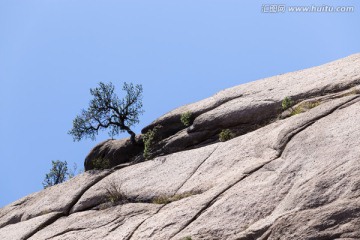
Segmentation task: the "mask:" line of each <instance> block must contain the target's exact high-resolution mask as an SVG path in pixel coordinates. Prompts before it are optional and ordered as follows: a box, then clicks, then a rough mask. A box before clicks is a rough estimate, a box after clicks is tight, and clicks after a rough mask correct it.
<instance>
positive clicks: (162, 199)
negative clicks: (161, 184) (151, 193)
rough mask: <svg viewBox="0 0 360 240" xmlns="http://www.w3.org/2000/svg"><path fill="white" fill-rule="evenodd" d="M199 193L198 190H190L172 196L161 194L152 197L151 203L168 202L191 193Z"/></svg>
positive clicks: (188, 195)
mask: <svg viewBox="0 0 360 240" xmlns="http://www.w3.org/2000/svg"><path fill="white" fill-rule="evenodd" d="M199 193H200V192H198V191H191V192H184V193H180V194H175V195H173V196H166V195H161V196H159V197H156V198H154V199H153V201H152V203H155V204H168V203H171V202H175V201H179V200H181V199H183V198H187V197H190V196H192V195H195V194H199Z"/></svg>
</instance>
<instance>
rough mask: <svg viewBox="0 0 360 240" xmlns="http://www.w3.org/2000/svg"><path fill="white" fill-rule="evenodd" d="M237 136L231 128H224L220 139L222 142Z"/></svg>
mask: <svg viewBox="0 0 360 240" xmlns="http://www.w3.org/2000/svg"><path fill="white" fill-rule="evenodd" d="M234 137H235V134H234V133H233V132H232V131H231V130H230V129H223V130H221V132H220V133H219V140H220V141H221V142H226V141H228V140H230V139H232V138H234Z"/></svg>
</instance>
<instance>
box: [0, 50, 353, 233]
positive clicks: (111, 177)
mask: <svg viewBox="0 0 360 240" xmlns="http://www.w3.org/2000/svg"><path fill="white" fill-rule="evenodd" d="M358 85H360V54H357V55H352V56H349V57H347V58H344V59H341V60H338V61H335V62H332V63H329V64H326V65H323V66H319V67H315V68H311V69H307V70H303V71H298V72H294V73H288V74H284V75H280V76H275V77H272V78H267V79H264V80H260V81H257V82H253V83H248V84H244V85H240V86H237V87H234V88H231V89H227V90H224V91H222V92H220V93H218V94H216V95H215V96H213V97H211V98H209V99H205V100H203V101H200V102H198V103H194V104H190V105H187V106H184V107H181V108H179V109H175V110H174V111H172V112H170V113H168V114H166V115H164V116H162V117H161V118H159V119H157V120H156V121H154V123H152V124H151V125H150V126H148V127H146V128H145V130H144V131H145V132H146V131H147V130H149V129H152V128H153V127H154V126H156V125H157V124H161V125H162V126H163V128H162V130H161V132H159V134H160V135H161V137H162V139H163V140H162V143H161V148H159V149H160V150H159V151H161V150H162V151H163V152H162V156H158V157H156V158H154V159H152V160H150V161H145V162H141V163H138V164H132V165H129V166H127V167H124V168H121V169H112V170H107V171H88V172H85V173H83V174H82V175H79V176H77V177H75V178H74V179H71V180H70V181H68V182H66V183H64V184H60V185H57V186H54V187H51V188H48V189H46V190H44V191H41V192H38V193H34V194H32V195H29V196H27V197H25V198H23V199H20V200H18V201H17V202H14V203H12V204H10V205H8V206H6V207H4V208H2V209H0V238H1V239H11V240H13V239H34V240H35V239H36V240H38V239H108V240H110V239H114V240H115V239H116V240H118V239H126V240H129V239H172V240H180V239H185V237H189V238H188V239H190V238H191V239H193V240H195V239H229V240H233V239H234V240H235V239H237V240H242V239H246V240H247V239H249V240H251V239H264V240H265V239H309V240H310V239H342V240H345V239H360V124H359V122H360V111H359V110H360V88H359V87H358ZM286 96H290V97H291V98H292V99H293V100H294V102H295V106H293V107H292V108H291V109H289V110H287V111H284V112H281V101H282V99H283V98H284V97H286ZM186 111H190V112H192V113H193V115H194V117H195V119H194V121H193V123H192V126H190V127H188V128H185V127H184V126H183V125H181V124H180V120H179V119H180V116H181V114H182V113H184V112H186ZM168 126H169V127H168ZM224 128H231V129H233V130H234V132H236V135H237V137H235V138H233V139H231V140H229V141H226V142H218V141H216V136H217V133H219V132H220V131H221V130H222V129H224ZM208 139H209V140H208ZM111 144H112V143H111ZM113 146H115V144H113ZM114 149H116V148H115V147H114ZM182 149H183V150H182ZM184 149H188V150H184ZM115 159H116V157H115Z"/></svg>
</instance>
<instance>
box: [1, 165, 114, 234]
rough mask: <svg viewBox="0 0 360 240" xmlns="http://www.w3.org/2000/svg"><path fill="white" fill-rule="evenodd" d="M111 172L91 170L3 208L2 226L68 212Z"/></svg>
mask: <svg viewBox="0 0 360 240" xmlns="http://www.w3.org/2000/svg"><path fill="white" fill-rule="evenodd" d="M109 173H110V172H109V171H102V172H97V171H89V172H86V173H83V174H81V175H79V176H76V177H74V178H72V179H70V180H69V181H67V182H65V183H63V184H61V185H55V186H52V187H49V188H47V189H45V190H43V191H40V192H37V193H34V194H31V195H29V196H26V197H24V198H22V199H20V200H18V201H16V202H14V203H12V204H10V205H8V206H5V207H4V208H1V209H0V216H1V217H0V228H1V227H3V226H6V225H8V224H14V223H17V222H21V221H25V220H28V219H31V218H34V217H37V216H41V215H44V214H47V213H51V212H61V213H63V214H67V213H68V212H69V210H70V208H71V207H72V206H73V205H74V204H75V203H76V202H77V199H78V198H79V197H80V196H81V195H82V194H83V193H84V192H85V191H86V190H87V189H88V188H89V187H91V186H92V185H94V184H95V183H96V182H97V181H99V180H100V179H102V178H103V177H104V176H106V175H107V174H109Z"/></svg>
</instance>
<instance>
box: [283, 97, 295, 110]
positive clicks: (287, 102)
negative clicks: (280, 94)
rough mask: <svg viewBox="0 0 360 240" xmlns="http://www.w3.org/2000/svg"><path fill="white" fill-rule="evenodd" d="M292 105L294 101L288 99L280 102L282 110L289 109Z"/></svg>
mask: <svg viewBox="0 0 360 240" xmlns="http://www.w3.org/2000/svg"><path fill="white" fill-rule="evenodd" d="M293 105H294V101H293V100H292V99H291V98H290V97H285V98H284V99H283V100H282V102H281V107H282V109H283V110H286V109H289V108H291V107H292V106H293Z"/></svg>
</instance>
